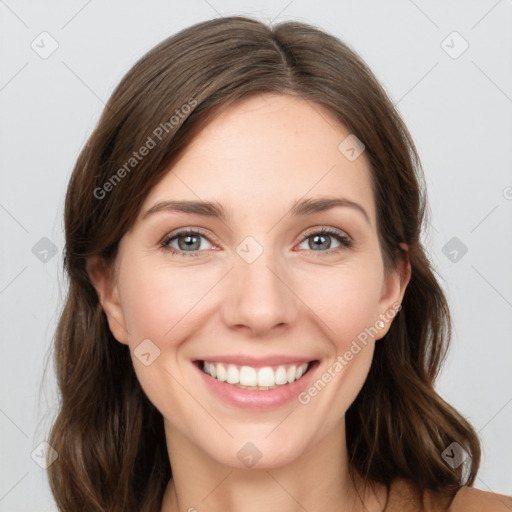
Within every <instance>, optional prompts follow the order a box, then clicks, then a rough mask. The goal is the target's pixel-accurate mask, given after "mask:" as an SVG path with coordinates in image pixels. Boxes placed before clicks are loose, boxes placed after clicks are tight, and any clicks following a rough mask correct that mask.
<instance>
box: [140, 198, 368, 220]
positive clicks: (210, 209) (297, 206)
mask: <svg viewBox="0 0 512 512" xmlns="http://www.w3.org/2000/svg"><path fill="white" fill-rule="evenodd" d="M336 207H348V208H353V209H354V210H356V211H358V212H360V213H361V214H362V215H363V216H364V218H365V219H366V221H367V222H368V223H369V224H371V222H370V217H369V215H368V213H367V212H366V210H365V209H364V208H363V207H362V206H361V205H360V204H359V203H355V202H354V201H350V200H349V199H345V198H341V197H322V198H319V199H312V198H307V199H298V200H297V201H295V202H294V203H293V205H292V207H291V208H290V215H291V216H292V217H300V216H305V215H312V214H314V213H319V212H323V211H327V210H331V209H332V208H336ZM162 211H169V212H182V213H194V214H196V215H203V216H205V217H214V218H217V219H221V220H226V218H227V213H226V210H225V209H224V207H223V206H222V205H221V204H220V203H219V202H217V201H160V202H158V203H156V204H154V205H153V206H152V207H151V208H150V209H149V210H148V211H147V212H146V213H145V214H144V216H143V219H145V218H146V217H147V216H148V215H151V214H154V213H157V212H162Z"/></svg>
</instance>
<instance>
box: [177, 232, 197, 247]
mask: <svg viewBox="0 0 512 512" xmlns="http://www.w3.org/2000/svg"><path fill="white" fill-rule="evenodd" d="M183 239H184V241H185V248H188V249H192V250H197V249H199V246H197V247H192V246H193V245H194V244H195V245H200V242H199V244H197V240H198V239H199V237H198V236H196V235H186V236H184V237H183ZM180 245H181V243H180ZM180 249H183V246H182V247H180Z"/></svg>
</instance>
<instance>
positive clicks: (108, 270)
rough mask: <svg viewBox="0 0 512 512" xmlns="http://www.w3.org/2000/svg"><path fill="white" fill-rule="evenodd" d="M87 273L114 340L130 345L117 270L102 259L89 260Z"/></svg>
mask: <svg viewBox="0 0 512 512" xmlns="http://www.w3.org/2000/svg"><path fill="white" fill-rule="evenodd" d="M87 273H88V274H89V278H90V279H91V282H92V284H93V286H94V288H95V289H96V292H97V294H98V299H99V301H100V304H101V306H102V308H103V311H104V312H105V315H106V316H107V320H108V325H109V327H110V331H111V332H112V334H113V336H114V338H115V339H116V340H117V341H119V342H120V343H124V344H126V345H127V344H128V341H127V337H128V336H127V335H128V332H127V330H126V326H125V318H124V313H123V309H122V307H121V303H120V301H119V290H118V286H117V279H116V275H115V270H114V269H113V268H112V266H110V265H107V264H106V263H105V260H104V259H103V258H100V257H92V258H89V259H88V260H87Z"/></svg>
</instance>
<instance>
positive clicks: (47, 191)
mask: <svg viewBox="0 0 512 512" xmlns="http://www.w3.org/2000/svg"><path fill="white" fill-rule="evenodd" d="M228 14H248V15H252V16H256V17H257V18H259V19H262V20H264V21H267V22H269V21H271V20H272V21H273V23H277V22H279V21H285V20H301V21H306V22H309V23H312V24H314V25H317V26H319V27H321V28H323V29H325V30H327V31H328V32H330V33H332V34H334V35H336V36H338V37H340V38H341V39H342V40H344V41H345V42H346V43H348V44H349V45H350V46H351V47H352V48H353V49H355V50H356V51H357V52H358V53H359V55H360V56H361V57H363V59H364V60H365V61H366V62H367V63H368V65H369V66H370V67H371V68H372V70H373V71H374V72H375V74H376V76H377V78H378V79H379V80H380V81H381V83H382V84H383V86H384V87H385V89H386V90H387V91H388V93H389V94H390V96H391V98H392V99H393V101H394V102H395V103H396V104H397V108H398V109H399V112H400V113H401V115H402V116H403V118H404V120H405V122H406V124H407V126H408V127H409V129H410V131H411V133H412V136H413V138H414V140H415V142H416V144H417V147H418V151H419V153H420V157H421V159H422V163H423V166H424V169H425V173H426V179H427V184H428V191H429V201H430V207H431V219H430V226H429V229H428V230H427V231H426V233H425V243H426V245H427V247H428V250H429V252H430V255H431V258H432V261H433V264H434V266H435V267H436V268H437V270H438V272H439V274H440V276H441V277H442V284H443V287H444V289H445V290H446V292H447V295H448V299H449V301H450V305H451V308H452V313H453V319H454V326H455V332H454V337H453V343H452V348H451V351H450V353H449V357H448V359H447V362H446V365H445V367H444V369H443V372H442V374H441V376H440V378H439V381H438V390H439V392H440V394H441V395H442V396H443V397H444V398H445V399H446V400H447V401H449V402H450V403H451V404H453V405H454V406H455V407H456V408H457V409H458V410H459V411H460V412H462V414H464V415H465V416H466V417H467V418H468V419H469V420H470V421H471V422H472V423H473V425H474V426H475V428H476V430H477V431H478V433H479V436H480V438H481V440H482V446H483V459H482V464H481V470H480V472H479V476H478V479H477V481H476V487H478V488H480V489H484V490H492V491H495V492H500V493H504V494H510V493H511V492H512V438H511V436H510V432H511V431H512V430H511V427H512V371H511V369H512V343H511V333H512V314H511V313H512V286H511V285H512V265H511V261H512V237H511V233H512V215H511V214H512V173H511V164H512V153H511V148H512V116H511V114H512V72H511V71H512V59H511V51H512V30H510V27H511V26H512V2H511V1H510V0H501V1H496V0H485V1H484V0H482V1H458V2H455V1H450V2H447V1H445V0H436V1H428V2H427V1H423V0H421V1H420V0H415V1H412V0H393V1H386V2H378V1H368V0H365V1H360V0H359V1H355V0H354V1H348V0H342V1H337V2H335V1H328V0H315V1H306V0H292V1H289V0H280V1H276V0H273V1H271V0H267V1H254V0H252V1H249V0H247V1H238V2H236V1H227V0H208V1H207V0H190V1H188V2H177V1H169V0H165V1H159V0H149V1H146V2H141V1H140V2H136V1H133V0H132V1H126V0H125V1H122V2H121V1H119V0H116V1H109V2H101V1H99V0H89V1H87V0H72V1H66V2H56V1H46V2H37V1H35V0H33V1H25V2H21V1H16V0H6V1H5V2H4V1H2V2H0V19H1V28H0V34H1V38H2V41H1V52H2V53H1V57H2V58H1V74H0V102H1V109H2V110H1V117H0V127H1V128H0V129H1V139H0V140H1V151H0V159H1V170H2V172H1V189H0V190H1V192H0V233H1V244H2V250H1V260H0V308H1V309H0V311H1V358H0V367H1V391H0V432H1V436H0V450H1V452H0V461H1V462H0V464H1V469H0V470H1V476H0V511H2V512H3V511H9V512H25V511H26V512H29V511H30V512H33V511H34V510H38V511H40V512H45V511H53V510H56V508H55V505H54V504H53V500H52V496H51V494H50V492H49V487H48V483H47V479H46V472H45V470H44V469H43V468H42V467H40V465H39V464H38V461H40V460H42V459H41V457H42V454H43V453H44V450H48V447H46V445H45V444H44V443H45V441H46V439H47V434H48V430H49V428H50V425H51V423H52V420H53V417H54V415H55V413H56V410H57V409H56V408H57V403H58V402H57V398H58V397H57V393H56V386H55V379H54V374H53V366H52V362H51V359H49V348H50V345H51V341H52V336H53V332H54V329H55V325H56V320H57V318H58V313H59V308H60V307H61V305H62V300H63V297H64V293H65V281H64V279H63V273H62V249H63V229H62V213H63V199H64V193H65V189H66V185H67V181H68V179H69V176H70V173H71V170H72V168H73V165H74V162H75V160H76V158H77V156H78V153H79V151H80V149H81V148H82V146H83V144H84V143H85V141H86V140H87V137H88V136H89V135H90V133H91V131H92V129H93V127H94V126H95V123H96V121H97V120H98V118H99V115H100V113H101V111H102V108H103V106H104V103H105V101H106V100H107V98H108V97H109V95H110V94H111V92H112V90H113V88H114V87H115V86H116V85H117V83H118V82H119V81H120V79H121V77H122V76H123V75H124V73H126V71H127V70H128V69H129V68H130V67H131V66H132V65H133V64H134V63H135V61H136V60H137V59H138V58H139V57H141V56H142V55H143V54H144V53H146V52H147V51H148V50H150V49H151V48H152V47H153V46H154V45H155V44H157V43H159V42H160V41H161V40H163V39H165V38H166V37H168V36H169V35H171V34H174V33H175V32H177V31H178V30H180V29H182V28H184V27H187V26H189V25H192V24H194V23H197V22H199V21H203V20H207V19H211V18H214V17H218V16H223V15H228ZM45 368H46V374H44V369H45ZM98 399H101V397H98Z"/></svg>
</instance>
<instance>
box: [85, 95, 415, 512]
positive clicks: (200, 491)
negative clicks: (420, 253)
mask: <svg viewBox="0 0 512 512" xmlns="http://www.w3.org/2000/svg"><path fill="white" fill-rule="evenodd" d="M349 133H350V132H349V131H348V130H347V129H346V128H345V127H343V126H341V125H340V124H338V123H336V122H335V120H334V119H333V118H332V116H331V115H330V114H329V113H328V112H327V111H325V110H324V109H322V107H320V106H319V105H316V104H311V103H309V102H306V101H304V100H302V99H300V98H297V97H290V96H284V95H273V94H265V95H260V96H256V97H252V98H248V99H244V100H243V101H242V102H240V103H237V104H235V105H233V106H231V107H229V108H227V109H226V110H225V111H223V112H221V113H220V114H219V115H218V116H217V117H216V118H215V119H214V120H213V121H212V122H211V123H210V124H208V125H207V126H206V127H205V128H204V129H203V130H202V131H201V132H200V133H199V135H198V136H197V137H196V139H195V140H194V141H193V142H192V144H191V145H190V146H189V147H188V148H187V149H186V151H185V152H184V153H183V155H182V156H181V157H180V159H179V160H178V161H177V163H175V164H174V166H173V167H172V169H171V170H169V172H168V173H167V174H166V175H165V176H164V178H163V179H162V180H161V181H160V182H159V183H158V184H157V185H156V186H155V187H154V188H153V189H152V190H151V191H150V193H149V195H148V196H147V197H146V199H145V201H144V204H143V207H142V208H141V211H140V215H139V217H138V218H137V220H136V222H135V224H134V225H133V227H132V228H131V229H130V230H129V232H128V233H127V234H126V235H125V236H124V237H123V239H122V240H121V242H120V246H119V252H118V255H117V258H116V261H115V263H114V268H113V272H111V273H109V272H104V271H103V270H102V267H101V266H100V265H99V264H98V261H97V260H91V266H90V275H91V279H92V281H93V283H94V285H95V287H96V289H97V290H98V295H99V297H100V301H101V303H102V305H103V308H104V310H105V312H106V314H107V318H108V320H109V325H110V329H111V331H112V333H113V335H114V336H115V338H116V339H117V340H118V341H119V342H120V343H123V344H126V345H128V346H129V347H130V352H131V354H132V360H133V365H134V369H135V372H136V374H137V377H138V379H139V382H140V384H141V386H142V388H143V389H144V392H145V393H146V395H147V396H148V398H149V399H150V400H151V402H152V403H153V404H154V405H155V406H156V407H157V409H158V410H159V411H160V412H161V413H162V416H163V419H164V426H165V433H166V440H167V447H168V453H169V458H170V462H171V466H172V471H173V479H172V480H171V481H170V482H169V485H168V487H167V489H166V493H165V496H164V500H163V503H162V512H174V511H178V510H179V511H180V512H181V511H188V510H190V511H193V510H197V511H199V512H200V511H203V510H205V511H206V510H208V511H212V512H217V511H219V512H220V511H223V512H227V511H239V510H244V512H256V511H261V510H265V511H267V512H273V511H280V512H292V511H297V510H306V511H313V510H322V511H324V512H329V511H339V510H347V511H348V510H350V511H353V512H355V511H362V510H367V511H369V512H377V511H378V512H380V511H382V510H383V508H384V505H385V502H386V489H385V488H384V487H383V486H380V485H376V486H375V487H373V488H369V489H367V491H366V492H364V493H363V492H362V490H361V489H359V494H361V497H359V496H358V491H357V489H356V486H355V484H354V482H353V481H352V480H351V479H350V477H349V473H348V455H347V449H346V445H345V422H344V418H345V412H346V411H347V409H348V407H349V406H350V404H351V403H352V402H353V401H354V399H355V397H356V396H357V394H358V392H359V391H360V389H361V387H362V385H363V383H364V381H365V378H366V376H367V373H368V370H369V367H370V363H371V360H372V355H373V350H374V345H375V343H376V342H378V340H379V339H380V338H382V336H384V334H385V333H386V332H387V331H388V329H389V327H390V324H391V321H392V320H386V321H385V322H380V323H379V319H382V318H390V316H389V311H390V310H393V311H395V309H396V304H399V303H400V302H401V300H402V297H403V294H404V291H405V287H406V286H407V283H408V281H409V274H410V269H409V267H408V265H407V264H397V265H396V268H395V269H394V270H389V271H386V270H385V267H384V263H383V259H382V253H381V249H380V246H379V242H378V236H377V223H376V212H375V204H374V197H373V193H372V188H371V174H370V169H369V164H368V161H367V159H366V156H365V154H364V153H363V154H362V155H361V156H360V157H359V158H357V159H356V160H354V161H350V160H349V159H347V158H346V157H345V155H344V154H342V153H341V152H340V151H339V150H338V145H339V144H340V142H341V141H342V140H343V139H345V137H347V136H348V135H349ZM320 197H336V198H344V199H346V200H348V201H350V202H352V203H355V204H357V205H358V206H359V207H357V206H347V205H345V206H338V207H335V208H332V209H328V210H325V211H319V212H314V213H309V214H306V215H301V216H292V215H291V214H290V209H291V207H292V205H293V203H294V202H295V201H297V200H300V199H306V198H312V199H317V198H320ZM170 200H180V201H181V200H193V201H197V200H203V201H216V202H218V203H220V204H221V205H222V206H223V207H224V208H225V209H226V215H227V216H226V218H225V219H219V218H215V217H211V216H204V215H199V214H197V213H184V212H175V211H170V210H166V209H161V210H160V211H157V212H153V213H150V214H148V215H145V214H146V212H147V211H148V210H149V209H150V208H151V207H153V206H154V205H155V204H157V203H160V202H162V201H170ZM363 211H364V212H363ZM322 227H325V228H331V229H334V230H336V232H339V233H340V234H341V235H342V236H343V237H344V239H347V238H348V239H349V240H350V241H351V244H350V245H349V246H345V245H344V244H343V243H342V242H340V241H338V240H337V239H336V238H335V237H334V236H332V235H329V234H327V235H325V234H324V235H322V234H320V235H319V236H320V238H317V239H316V240H315V234H318V231H319V230H320V229H321V228H322ZM195 229H199V230H200V231H201V236H199V235H196V236H197V239H194V240H192V242H194V243H193V244H192V248H191V249H188V248H187V247H188V246H187V243H186V241H187V235H186V234H185V235H182V236H181V238H174V239H172V236H174V235H175V234H176V233H177V232H178V231H179V230H181V231H184V232H185V233H187V231H190V230H195ZM168 235H172V236H171V237H170V238H171V239H172V240H171V241H168V240H169V236H168ZM305 235H309V238H304V236H305ZM249 236H250V237H252V239H250V242H249V243H247V240H245V239H246V237H249ZM322 237H325V238H322ZM166 239H167V241H168V246H170V247H171V248H172V249H174V250H176V251H179V252H180V254H174V253H172V252H171V249H169V248H167V249H166V248H165V247H163V246H162V243H161V242H162V241H164V242H165V240H166ZM188 240H190V239H188ZM196 241H197V243H195V242H196ZM254 241H256V242H257V244H256V243H255V242H254ZM242 242H244V243H242ZM315 242H316V244H317V245H319V247H320V248H318V249H317V248H316V245H315ZM189 243H190V242H189ZM241 243H242V244H241ZM329 244H330V245H329ZM240 247H242V248H243V249H245V251H240ZM237 248H238V249H239V250H238V252H237ZM261 250H262V252H261V254H259V252H258V251H261ZM247 251H249V254H253V255H255V254H259V255H258V257H257V258H256V259H254V261H251V262H248V260H247V258H245V259H244V257H243V256H245V254H244V252H247ZM328 251H329V252H328ZM192 253H193V254H194V255H193V256H190V254H192ZM393 308H395V309H393ZM386 314H387V315H388V316H386V317H383V315H386ZM376 325H377V326H378V328H377V329H374V330H373V331H372V336H370V337H369V338H368V339H367V341H366V343H365V344H361V343H360V344H359V345H360V350H359V351H358V352H357V353H356V354H355V355H354V356H353V358H351V360H350V361H347V362H346V364H344V367H343V369H342V370H341V371H337V372H336V373H335V377H333V378H331V379H330V381H329V382H328V383H327V384H326V385H325V387H323V388H322V389H321V391H320V392H318V393H317V394H316V395H315V396H312V397H310V398H311V399H310V400H309V401H308V402H307V403H304V401H302V402H301V401H299V399H298V396H296V397H294V398H293V399H291V400H287V401H286V402H285V403H282V404H279V405H276V406H273V407H262V408H259V407H254V408H247V407H246V408H243V407H239V406H237V405H234V404H232V403H228V402H226V401H225V400H224V399H223V398H222V397H220V396H219V395H217V394H216V393H215V392H214V391H212V389H211V388H210V387H209V386H208V385H205V381H206V380H205V375H204V374H202V372H201V370H200V369H198V366H197V365H196V364H195V361H196V360H198V359H199V360H201V359H206V358H210V359H214V358H215V357H216V356H221V355H226V354H241V355H244V356H253V357H257V358H262V359H265V358H266V357H269V356H276V355H278V356H281V355H287V356H290V357H292V358H293V357H297V358H304V359H306V360H310V361H316V362H317V363H316V365H314V366H313V367H312V368H311V370H310V371H308V372H307V373H306V374H305V375H304V377H303V379H309V381H308V382H309V383H310V384H311V385H312V384H314V382H316V381H317V380H318V379H320V378H321V377H322V375H323V374H324V373H325V372H328V371H329V369H330V368H331V373H332V367H333V363H334V362H335V361H336V358H337V357H338V356H340V355H343V354H344V353H346V351H347V350H349V349H350V347H351V344H352V343H353V341H354V340H357V339H358V338H357V337H358V335H360V334H361V333H362V332H365V329H368V328H369V327H371V326H376ZM375 331H377V332H376V333H375ZM143 340H151V341H150V345H146V349H147V346H150V347H158V350H160V353H159V355H158V356H157V357H156V358H155V359H154V361H152V362H151V364H148V365H145V364H143V363H142V362H141V360H139V358H138V357H136V355H135V352H134V351H135V350H136V349H137V347H138V346H139V345H140V344H141V342H142V341H143ZM146 343H148V342H146ZM146 351H147V350H146ZM152 353H153V352H152ZM148 357H149V356H148ZM151 357H154V356H151ZM206 379H212V380H215V379H213V377H208V376H206ZM217 382H218V381H217ZM304 382H306V380H304ZM296 384H298V383H295V384H294V385H296ZM286 385H288V384H286ZM223 386H231V384H227V383H224V384H223ZM308 389H309V387H308ZM254 392H256V393H259V392H262V391H260V390H258V391H254ZM269 393H270V392H269ZM248 442H250V443H252V445H251V447H256V449H257V450H258V453H259V456H258V457H259V458H258V460H257V462H256V464H255V465H253V466H252V467H249V466H248V465H247V463H246V462H244V460H242V458H241V457H239V456H237V454H240V450H242V453H245V452H244V450H245V451H247V450H254V448H247V444H246V443H248ZM244 447H245V448H244ZM251 453H252V452H251Z"/></svg>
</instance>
